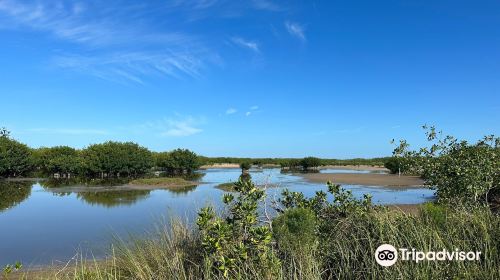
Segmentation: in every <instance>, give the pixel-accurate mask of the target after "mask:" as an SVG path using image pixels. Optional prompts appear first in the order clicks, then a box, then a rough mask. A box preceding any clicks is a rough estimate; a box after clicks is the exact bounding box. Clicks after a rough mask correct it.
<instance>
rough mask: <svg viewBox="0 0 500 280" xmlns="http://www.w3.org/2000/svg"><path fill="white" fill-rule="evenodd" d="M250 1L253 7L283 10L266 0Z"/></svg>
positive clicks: (275, 10)
mask: <svg viewBox="0 0 500 280" xmlns="http://www.w3.org/2000/svg"><path fill="white" fill-rule="evenodd" d="M252 3H253V6H254V8H255V9H258V10H267V11H274V12H277V11H281V10H283V9H282V8H281V7H280V6H278V5H277V4H275V3H273V2H271V1H268V0H252Z"/></svg>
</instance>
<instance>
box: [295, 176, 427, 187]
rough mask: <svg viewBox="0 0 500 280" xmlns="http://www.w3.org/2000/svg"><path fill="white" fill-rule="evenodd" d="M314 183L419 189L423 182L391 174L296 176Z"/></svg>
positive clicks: (415, 178) (411, 177) (414, 177)
mask: <svg viewBox="0 0 500 280" xmlns="http://www.w3.org/2000/svg"><path fill="white" fill-rule="evenodd" d="M297 175H299V176H302V177H303V178H304V179H306V180H308V181H310V182H315V183H326V182H328V181H331V182H333V183H337V184H349V185H366V186H385V187H421V186H423V184H424V181H423V180H422V179H420V177H417V176H401V177H399V176H398V175H393V174H370V173H367V174H355V173H352V174H351V173H338V174H335V173H328V174H327V173H304V174H297Z"/></svg>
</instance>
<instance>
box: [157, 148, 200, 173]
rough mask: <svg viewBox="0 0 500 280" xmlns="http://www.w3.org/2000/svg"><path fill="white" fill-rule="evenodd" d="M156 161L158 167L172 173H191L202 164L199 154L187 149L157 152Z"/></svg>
mask: <svg viewBox="0 0 500 280" xmlns="http://www.w3.org/2000/svg"><path fill="white" fill-rule="evenodd" d="M155 163H156V166H157V167H160V168H161V169H164V170H165V171H167V172H168V173H170V174H182V173H188V174H190V173H192V172H193V171H195V170H196V169H198V168H199V167H200V166H201V160H200V159H199V157H198V155H196V154H195V153H194V152H192V151H190V150H187V149H176V150H173V151H171V152H163V153H157V154H155Z"/></svg>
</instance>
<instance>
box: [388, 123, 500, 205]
mask: <svg viewBox="0 0 500 280" xmlns="http://www.w3.org/2000/svg"><path fill="white" fill-rule="evenodd" d="M424 129H427V132H426V135H427V139H428V140H429V141H430V142H431V144H432V145H431V146H430V147H429V148H428V147H424V148H421V149H420V150H418V151H412V150H409V149H408V147H409V145H408V143H407V142H406V141H405V140H401V141H400V144H399V146H398V147H396V148H395V149H394V152H393V154H394V155H395V156H398V157H402V158H403V160H405V161H407V162H409V163H411V168H412V169H413V172H414V173H419V174H421V175H422V178H423V179H424V180H425V184H426V185H427V186H429V187H430V188H432V189H436V195H437V198H438V200H439V201H440V202H445V203H451V204H455V203H460V204H462V203H463V204H466V205H469V206H476V205H478V204H484V203H487V202H490V203H492V202H494V201H500V198H499V197H497V196H498V195H500V191H499V190H500V138H497V137H495V136H493V135H491V136H486V137H484V138H483V139H482V140H480V141H478V142H477V143H475V144H469V143H468V142H467V141H459V140H457V139H456V138H454V137H452V136H446V137H441V135H440V134H441V133H438V132H436V130H435V128H434V127H430V128H427V127H426V126H424Z"/></svg>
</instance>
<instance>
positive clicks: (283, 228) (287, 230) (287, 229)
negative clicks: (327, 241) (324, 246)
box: [273, 208, 317, 255]
mask: <svg viewBox="0 0 500 280" xmlns="http://www.w3.org/2000/svg"><path fill="white" fill-rule="evenodd" d="M316 226H317V222H316V216H315V214H314V212H313V211H312V210H310V209H306V208H291V209H287V210H286V211H285V212H284V213H283V214H281V215H279V216H278V217H276V218H275V219H274V220H273V236H274V239H275V240H276V243H277V245H278V246H279V249H280V250H281V251H284V252H286V253H288V254H291V255H295V254H303V253H307V252H313V251H314V250H315V249H316V247H317V235H316Z"/></svg>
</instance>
